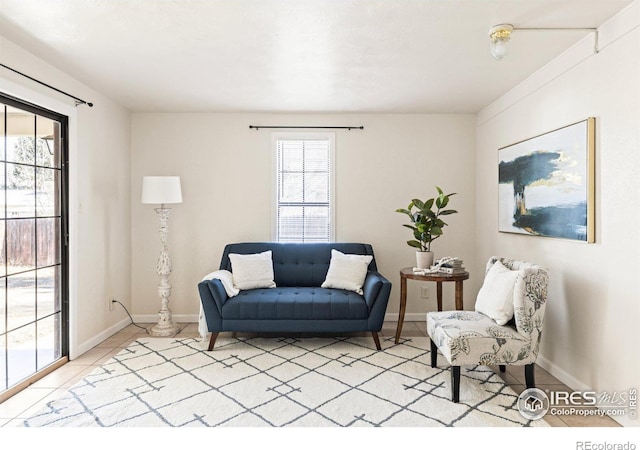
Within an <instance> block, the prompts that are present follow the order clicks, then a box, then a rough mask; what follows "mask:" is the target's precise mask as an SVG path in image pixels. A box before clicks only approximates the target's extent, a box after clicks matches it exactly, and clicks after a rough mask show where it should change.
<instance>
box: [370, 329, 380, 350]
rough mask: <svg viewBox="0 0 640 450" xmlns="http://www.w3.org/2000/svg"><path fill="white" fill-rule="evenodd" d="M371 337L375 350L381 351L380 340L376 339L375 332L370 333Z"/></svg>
mask: <svg viewBox="0 0 640 450" xmlns="http://www.w3.org/2000/svg"><path fill="white" fill-rule="evenodd" d="M371 336H373V341H374V342H375V343H376V348H377V349H378V350H382V347H380V339H379V338H378V333H377V332H376V331H372V332H371Z"/></svg>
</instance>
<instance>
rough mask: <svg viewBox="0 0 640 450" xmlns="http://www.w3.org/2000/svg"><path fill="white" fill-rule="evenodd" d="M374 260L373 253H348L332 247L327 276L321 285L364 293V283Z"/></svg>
mask: <svg viewBox="0 0 640 450" xmlns="http://www.w3.org/2000/svg"><path fill="white" fill-rule="evenodd" d="M372 260H373V256H371V255H350V254H349V255H347V254H344V253H342V252H339V251H338V250H333V249H332V250H331V262H330V263H329V270H328V271H327V277H326V279H325V280H324V282H323V283H322V285H321V287H323V288H334V289H345V290H347V291H354V292H356V293H358V294H360V295H362V294H363V292H362V285H363V284H364V279H365V278H366V276H367V269H368V267H369V263H370V262H371V261H372Z"/></svg>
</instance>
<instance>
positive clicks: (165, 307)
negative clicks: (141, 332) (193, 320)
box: [147, 205, 180, 337]
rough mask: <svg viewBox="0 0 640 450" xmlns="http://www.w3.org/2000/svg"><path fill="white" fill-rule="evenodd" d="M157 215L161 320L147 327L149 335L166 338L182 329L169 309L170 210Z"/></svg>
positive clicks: (164, 210) (160, 209)
mask: <svg viewBox="0 0 640 450" xmlns="http://www.w3.org/2000/svg"><path fill="white" fill-rule="evenodd" d="M155 211H156V213H158V216H159V218H160V244H161V246H160V258H159V259H158V264H157V266H156V272H157V274H158V276H159V277H160V284H159V285H158V295H160V300H161V307H160V312H159V313H158V315H159V316H160V319H159V320H158V323H157V324H155V325H151V326H149V327H147V333H149V334H150V335H151V336H158V337H166V336H175V335H176V334H178V332H179V331H180V327H179V326H178V324H176V323H175V322H174V321H173V319H172V317H171V310H170V309H169V296H170V295H171V285H170V284H169V275H171V270H172V267H171V260H170V259H169V249H168V246H167V234H168V231H169V227H168V224H167V220H168V219H169V213H170V212H171V209H170V208H164V205H162V207H160V208H156V210H155Z"/></svg>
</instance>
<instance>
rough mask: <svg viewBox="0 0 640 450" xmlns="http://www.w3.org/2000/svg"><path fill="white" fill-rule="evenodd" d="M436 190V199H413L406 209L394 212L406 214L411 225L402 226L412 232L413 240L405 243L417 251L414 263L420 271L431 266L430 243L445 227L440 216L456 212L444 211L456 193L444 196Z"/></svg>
mask: <svg viewBox="0 0 640 450" xmlns="http://www.w3.org/2000/svg"><path fill="white" fill-rule="evenodd" d="M436 189H437V190H438V196H437V197H434V198H430V199H428V200H425V201H422V200H419V199H417V198H414V199H413V200H411V203H409V206H408V207H407V209H404V208H400V209H396V212H399V213H402V214H406V215H407V216H408V217H409V219H410V220H411V224H404V225H403V226H405V227H407V228H409V229H411V230H412V231H413V237H414V238H415V239H412V240H410V241H407V244H409V246H410V247H415V248H417V249H418V250H417V251H416V263H417V267H418V268H420V269H428V268H430V267H431V266H432V265H433V252H432V251H431V243H432V242H433V241H435V240H436V239H438V238H439V237H440V236H442V229H443V228H444V227H445V226H446V225H447V223H446V222H444V221H443V220H442V219H441V218H440V216H448V215H449V214H455V213H457V212H458V211H456V210H454V209H445V208H446V207H447V205H448V204H449V198H450V197H451V196H453V195H455V194H456V193H455V192H454V193H451V194H445V193H444V192H443V191H442V189H440V188H439V187H438V186H436ZM434 206H435V210H434V209H433V207H434Z"/></svg>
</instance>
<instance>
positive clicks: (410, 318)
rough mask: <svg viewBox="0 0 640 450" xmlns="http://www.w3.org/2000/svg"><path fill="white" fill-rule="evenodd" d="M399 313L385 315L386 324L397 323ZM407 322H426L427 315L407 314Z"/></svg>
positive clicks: (405, 316) (405, 317) (405, 319)
mask: <svg viewBox="0 0 640 450" xmlns="http://www.w3.org/2000/svg"><path fill="white" fill-rule="evenodd" d="M399 315H400V314H398V313H393V314H392V313H389V314H385V315H384V321H385V322H397V321H398V316H399ZM404 321H405V322H426V321H427V313H406V314H405V315H404Z"/></svg>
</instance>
